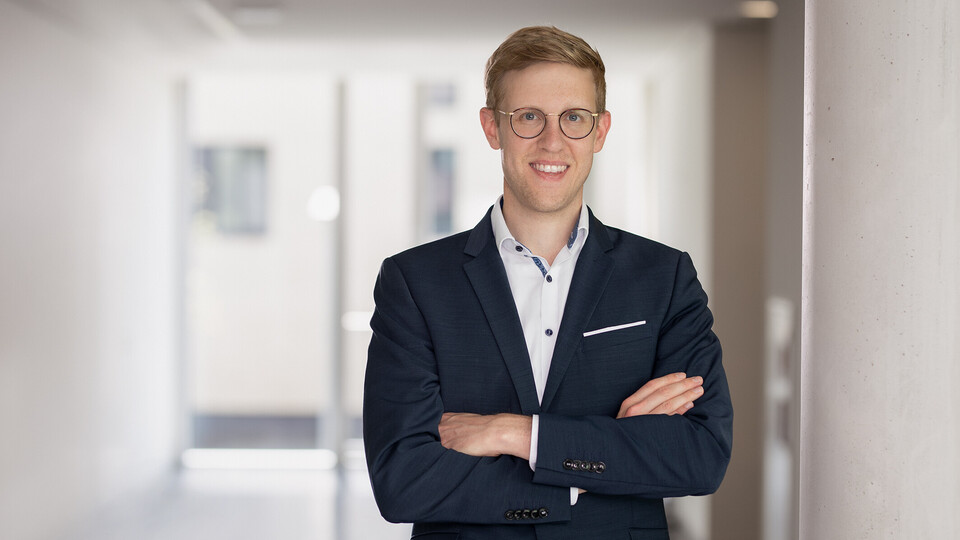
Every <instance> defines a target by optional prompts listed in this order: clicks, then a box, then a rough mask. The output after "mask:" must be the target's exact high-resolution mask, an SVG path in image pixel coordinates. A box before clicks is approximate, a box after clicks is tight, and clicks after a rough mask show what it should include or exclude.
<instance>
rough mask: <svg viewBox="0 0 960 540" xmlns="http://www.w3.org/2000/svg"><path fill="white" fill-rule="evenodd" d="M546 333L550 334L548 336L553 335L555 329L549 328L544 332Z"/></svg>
mask: <svg viewBox="0 0 960 540" xmlns="http://www.w3.org/2000/svg"><path fill="white" fill-rule="evenodd" d="M544 334H546V335H548V336H552V335H553V330H551V329H549V328H547V331H546V332H544Z"/></svg>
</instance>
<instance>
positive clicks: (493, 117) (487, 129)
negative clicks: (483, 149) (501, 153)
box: [480, 107, 500, 150]
mask: <svg viewBox="0 0 960 540" xmlns="http://www.w3.org/2000/svg"><path fill="white" fill-rule="evenodd" d="M480 126H481V127H482V128H483V134H484V135H485V136H486V137H487V143H488V144H490V148H493V149H494V150H499V149H500V129H499V126H497V113H496V111H494V110H493V109H489V108H487V107H484V108H482V109H480Z"/></svg>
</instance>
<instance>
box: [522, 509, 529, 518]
mask: <svg viewBox="0 0 960 540" xmlns="http://www.w3.org/2000/svg"><path fill="white" fill-rule="evenodd" d="M522 517H523V519H530V509H529V508H524V509H523V514H522Z"/></svg>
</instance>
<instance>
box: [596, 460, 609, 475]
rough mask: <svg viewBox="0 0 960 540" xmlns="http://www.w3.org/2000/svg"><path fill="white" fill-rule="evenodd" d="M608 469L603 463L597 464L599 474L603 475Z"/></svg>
mask: <svg viewBox="0 0 960 540" xmlns="http://www.w3.org/2000/svg"><path fill="white" fill-rule="evenodd" d="M606 468H607V466H606V465H604V464H603V462H602V461H601V462H599V463H597V474H600V473H602V472H603V471H604V469H606Z"/></svg>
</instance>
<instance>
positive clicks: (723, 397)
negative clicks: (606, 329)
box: [534, 253, 733, 497]
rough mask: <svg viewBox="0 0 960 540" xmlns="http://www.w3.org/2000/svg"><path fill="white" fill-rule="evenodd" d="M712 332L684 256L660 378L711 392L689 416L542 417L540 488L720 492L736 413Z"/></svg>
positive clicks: (659, 361)
mask: <svg viewBox="0 0 960 540" xmlns="http://www.w3.org/2000/svg"><path fill="white" fill-rule="evenodd" d="M712 326H713V316H712V315H711V313H710V310H709V309H707V296H706V294H705V293H704V292H703V289H702V287H701V286H700V282H699V281H698V280H697V277H696V271H695V270H694V267H693V263H692V262H691V261H690V257H689V256H688V255H687V254H686V253H683V254H681V256H680V258H679V261H678V264H677V268H676V273H675V279H674V285H673V292H672V295H671V298H670V305H669V307H668V310H667V314H666V316H665V317H664V318H663V323H662V325H661V327H660V330H659V335H658V337H657V339H658V343H657V349H656V350H657V352H656V361H655V364H654V373H653V377H660V376H663V375H667V374H669V373H673V372H677V371H683V372H685V373H687V375H688V376H695V375H700V376H702V377H703V379H704V382H703V388H704V394H703V395H702V396H701V397H700V398H699V399H698V400H696V401H695V402H694V407H693V408H692V409H690V410H689V411H688V412H687V413H686V414H685V415H682V416H681V415H673V416H666V415H646V416H635V417H631V418H623V419H619V420H618V419H615V418H611V417H608V416H564V415H557V414H541V416H540V430H539V432H538V437H539V442H538V445H537V454H538V458H537V470H536V472H535V474H534V482H538V483H543V484H549V485H554V486H577V487H580V488H583V489H585V490H587V491H588V492H593V493H601V494H634V495H641V496H644V497H678V496H685V495H703V494H707V493H712V492H714V491H716V489H717V488H718V487H719V485H720V481H721V480H722V479H723V476H724V473H725V471H726V468H727V464H728V463H729V460H730V452H731V446H732V428H733V408H732V405H731V402H730V392H729V390H728V387H727V380H726V376H725V375H724V371H723V366H722V365H721V350H720V343H719V341H718V340H717V337H716V335H714V333H713V330H712ZM600 463H602V464H603V465H600Z"/></svg>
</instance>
